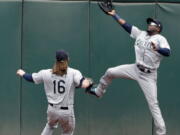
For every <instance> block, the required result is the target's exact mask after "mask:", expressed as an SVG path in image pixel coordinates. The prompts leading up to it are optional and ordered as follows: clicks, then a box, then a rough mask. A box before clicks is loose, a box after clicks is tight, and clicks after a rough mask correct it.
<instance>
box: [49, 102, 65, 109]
mask: <svg viewBox="0 0 180 135" xmlns="http://www.w3.org/2000/svg"><path fill="white" fill-rule="evenodd" d="M49 105H50V106H52V107H53V106H54V104H51V103H49ZM60 109H62V110H68V107H64V106H61V107H60Z"/></svg>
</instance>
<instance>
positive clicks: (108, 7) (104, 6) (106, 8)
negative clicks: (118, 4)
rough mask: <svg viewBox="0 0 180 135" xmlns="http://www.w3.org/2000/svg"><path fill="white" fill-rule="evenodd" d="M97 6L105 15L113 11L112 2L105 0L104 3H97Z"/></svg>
mask: <svg viewBox="0 0 180 135" xmlns="http://www.w3.org/2000/svg"><path fill="white" fill-rule="evenodd" d="M98 5H99V7H100V9H101V10H102V11H103V12H104V13H105V14H107V15H109V14H108V12H111V11H112V10H114V6H113V4H112V0H106V1H104V2H98Z"/></svg>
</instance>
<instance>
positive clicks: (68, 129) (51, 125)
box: [41, 105, 75, 135]
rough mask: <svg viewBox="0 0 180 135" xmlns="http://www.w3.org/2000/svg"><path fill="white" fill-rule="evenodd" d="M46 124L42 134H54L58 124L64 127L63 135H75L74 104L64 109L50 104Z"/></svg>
mask: <svg viewBox="0 0 180 135" xmlns="http://www.w3.org/2000/svg"><path fill="white" fill-rule="evenodd" d="M47 120H48V122H47V123H46V126H45V128H44V130H43V131H42V133H41V135H52V134H53V131H54V129H55V128H57V127H58V125H60V126H61V128H62V134H61V135H73V132H74V128H75V116H74V109H73V106H69V107H68V110H62V109H60V107H59V106H56V107H53V106H50V105H48V109H47Z"/></svg>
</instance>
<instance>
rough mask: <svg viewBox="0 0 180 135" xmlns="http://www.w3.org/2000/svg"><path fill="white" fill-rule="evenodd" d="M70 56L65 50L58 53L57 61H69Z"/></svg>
mask: <svg viewBox="0 0 180 135" xmlns="http://www.w3.org/2000/svg"><path fill="white" fill-rule="evenodd" d="M68 59H69V56H68V53H67V52H66V51H64V50H58V51H56V60H57V61H64V60H68Z"/></svg>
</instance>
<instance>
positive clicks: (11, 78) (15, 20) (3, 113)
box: [0, 0, 21, 135]
mask: <svg viewBox="0 0 180 135" xmlns="http://www.w3.org/2000/svg"><path fill="white" fill-rule="evenodd" d="M0 24H1V25H0V41H1V42H0V44H1V49H0V61H1V66H0V69H1V70H0V74H1V81H0V106H1V109H0V134H1V135H19V133H20V106H19V103H20V100H19V98H20V79H19V78H17V77H16V69H17V68H20V62H21V57H20V56H21V2H20V1H18V0H17V1H2V0H0Z"/></svg>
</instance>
